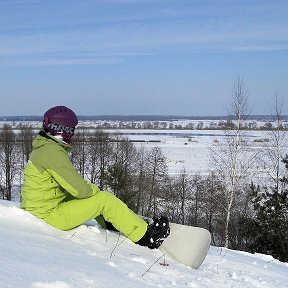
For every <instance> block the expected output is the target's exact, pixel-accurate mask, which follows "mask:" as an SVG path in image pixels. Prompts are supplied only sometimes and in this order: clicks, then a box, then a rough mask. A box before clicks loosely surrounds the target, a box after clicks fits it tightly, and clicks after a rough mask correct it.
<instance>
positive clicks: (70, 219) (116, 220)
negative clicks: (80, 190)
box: [43, 191, 147, 242]
mask: <svg viewBox="0 0 288 288" xmlns="http://www.w3.org/2000/svg"><path fill="white" fill-rule="evenodd" d="M100 215H102V216H103V217H104V219H105V220H106V221H108V222H110V223H112V224H113V226H114V227H115V228H116V229H117V230H118V231H120V232H121V233H123V234H124V235H125V236H126V237H127V238H129V239H130V240H131V241H133V242H137V241H139V240H140V239H141V238H142V237H143V235H144V234H145V232H146V230H147V223H146V222H145V221H144V220H143V219H142V218H140V217H139V216H138V215H137V214H135V213H134V212H133V211H132V210H130V209H129V208H128V207H127V206H126V204H124V203H123V202H122V201H121V200H120V199H118V198H117V197H116V196H114V195H113V194H112V193H109V192H105V191H100V192H97V193H96V194H95V195H94V196H92V197H90V198H85V199H73V200H70V201H67V202H63V203H61V204H60V205H58V206H57V207H55V208H54V209H53V210H52V211H51V213H50V214H49V215H48V216H47V217H46V218H44V219H43V220H45V221H46V222H47V223H48V224H50V225H52V226H53V227H55V228H58V229H60V230H70V229H72V228H75V227H77V226H79V225H81V224H83V223H85V222H87V221H89V220H91V219H94V218H96V217H97V216H100Z"/></svg>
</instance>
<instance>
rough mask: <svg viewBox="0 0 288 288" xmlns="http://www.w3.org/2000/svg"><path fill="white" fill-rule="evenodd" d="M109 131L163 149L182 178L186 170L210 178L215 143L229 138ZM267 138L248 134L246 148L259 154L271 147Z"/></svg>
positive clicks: (183, 132) (179, 132) (194, 132)
mask: <svg viewBox="0 0 288 288" xmlns="http://www.w3.org/2000/svg"><path fill="white" fill-rule="evenodd" d="M107 131H108V132H110V133H111V132H114V133H120V135H122V136H123V137H126V138H128V139H129V140H131V141H133V140H134V141H135V145H136V146H140V145H142V146H144V147H147V148H151V147H160V148H161V149H162V152H163V154H164V156H165V157H166V161H167V166H168V171H169V174H170V175H171V174H179V173H181V172H182V171H183V169H184V168H185V171H186V173H188V174H189V173H190V174H195V173H199V174H207V173H208V170H209V168H210V165H211V163H210V155H211V148H212V147H213V145H214V141H215V140H216V141H217V140H221V139H222V138H223V137H226V135H225V131H222V130H129V129H125V130H119V129H118V130H114V131H113V130H112V131H111V130H107ZM267 137H268V136H267V132H265V131H247V132H245V141H246V144H247V146H251V147H253V149H256V150H261V149H263V146H264V145H269V143H266V142H265V140H266V139H267ZM137 141H143V142H137ZM262 141H263V142H262ZM286 148H288V146H287V147H286ZM286 151H287V150H286Z"/></svg>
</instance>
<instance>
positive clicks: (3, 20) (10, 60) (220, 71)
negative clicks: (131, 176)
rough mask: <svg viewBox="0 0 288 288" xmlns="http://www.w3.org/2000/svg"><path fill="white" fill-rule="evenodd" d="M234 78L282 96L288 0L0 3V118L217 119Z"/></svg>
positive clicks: (256, 99) (287, 83) (252, 90)
mask: <svg viewBox="0 0 288 288" xmlns="http://www.w3.org/2000/svg"><path fill="white" fill-rule="evenodd" d="M239 77H241V78H243V80H244V82H245V85H246V88H247V90H248V91H249V103H250V106H251V108H252V109H253V110H252V112H253V114H269V113H270V112H271V106H273V105H272V104H273V101H274V100H273V99H274V97H275V95H276V94H277V95H278V97H279V98H281V99H284V101H285V98H287V91H288V89H287V88H288V1H286V0H282V1H280V0H271V1H267V0H261V1H260V0H257V1H256V0H254V1H253V0H251V1H248V0H241V1H237V0H235V1H234V0H210V1H209V0H81V1H80V0H63V1H62V0H49V1H44V0H43V1H40V0H30V1H29V0H27V1H26V0H1V1H0V89H1V91H0V93H1V94H0V97H1V107H0V115H42V114H43V113H44V112H45V111H46V110H47V109H48V108H50V107H52V106H55V105H66V106H68V107H70V108H72V109H73V110H75V112H76V113H77V114H79V115H99V114H101V115H104V114H105V115H107V114H120V115H139V114H158V115H159V114H164V115H165V114H173V115H225V114H226V113H227V107H229V101H230V98H231V94H232V87H233V84H234V82H235V81H237V79H239ZM287 99H288V98H287ZM283 112H284V113H285V114H288V111H287V103H286V104H284V110H283Z"/></svg>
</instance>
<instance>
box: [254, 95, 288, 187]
mask: <svg viewBox="0 0 288 288" xmlns="http://www.w3.org/2000/svg"><path fill="white" fill-rule="evenodd" d="M273 109H274V110H273V111H271V114H272V116H273V117H274V118H275V120H274V121H275V126H274V127H272V129H271V130H269V131H267V132H266V133H267V138H268V139H269V142H268V143H267V144H266V145H265V146H264V149H263V153H261V157H260V158H259V160H260V161H261V163H262V167H263V168H264V171H265V173H266V175H268V185H269V184H270V186H271V187H273V188H274V189H276V191H278V192H280V191H281V189H282V188H283V187H282V186H283V181H281V178H282V177H283V175H284V173H285V168H284V167H283V163H282V160H283V159H284V156H285V152H286V151H285V148H286V147H287V132H286V131H285V130H284V128H283V121H284V116H283V112H282V109H283V100H282V101H280V100H279V97H278V95H277V94H275V100H274V105H273Z"/></svg>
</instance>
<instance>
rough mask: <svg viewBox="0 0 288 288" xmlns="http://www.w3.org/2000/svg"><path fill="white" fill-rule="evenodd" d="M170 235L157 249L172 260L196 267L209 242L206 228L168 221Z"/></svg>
mask: <svg viewBox="0 0 288 288" xmlns="http://www.w3.org/2000/svg"><path fill="white" fill-rule="evenodd" d="M169 226H170V235H169V236H168V238H167V239H166V240H165V241H164V242H163V243H162V245H161V246H160V247H159V250H161V251H162V252H164V253H165V254H166V255H168V256H170V257H171V258H172V259H173V260H176V261H177V262H180V263H182V264H185V265H187V266H189V267H191V268H194V269H197V268H198V267H199V266H200V265H201V264H202V262H203V261H204V259H205V257H206V255H207V252H208V250H209V247H210V243H211V235H210V232H209V231H208V230H206V229H203V228H199V227H193V226H186V225H180V224H175V223H169Z"/></svg>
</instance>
